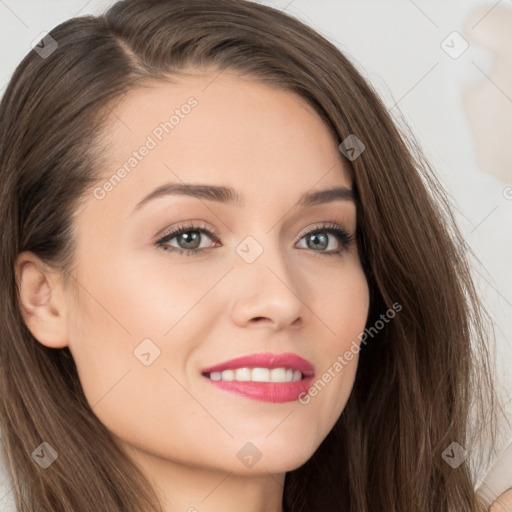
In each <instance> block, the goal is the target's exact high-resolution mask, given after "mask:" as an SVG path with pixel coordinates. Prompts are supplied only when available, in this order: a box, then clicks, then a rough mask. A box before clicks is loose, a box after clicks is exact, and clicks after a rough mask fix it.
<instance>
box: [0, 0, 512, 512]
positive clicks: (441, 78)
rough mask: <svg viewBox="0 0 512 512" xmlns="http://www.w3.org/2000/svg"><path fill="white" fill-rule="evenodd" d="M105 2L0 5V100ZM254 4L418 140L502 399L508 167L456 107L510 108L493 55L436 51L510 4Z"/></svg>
mask: <svg viewBox="0 0 512 512" xmlns="http://www.w3.org/2000/svg"><path fill="white" fill-rule="evenodd" d="M113 3H114V2H112V1H107V0H103V1H102V0H90V1H88V2H87V0H66V1H64V0H37V1H36V0H32V1H30V0H0V64H1V66H0V95H1V94H2V93H3V90H4V89H5V86H6V85H7V82H8V81H9V79H10V76H11V74H12V72H13V71H14V69H15V67H16V65H17V64H18V62H19V61H20V60H21V59H22V58H23V56H24V55H25V54H26V53H27V52H28V51H29V50H30V49H31V45H32V42H33V41H34V40H38V39H39V38H40V35H41V33H42V32H44V31H49V30H51V29H52V28H53V27H54V26H56V25H57V24H59V23H61V22H62V21H64V20H67V19H69V18H71V17H73V16H77V15H85V14H99V13H101V12H102V11H103V10H104V9H106V8H107V7H108V6H110V5H111V4H113ZM261 3H265V4H268V5H271V6H274V7H278V8H280V9H285V10H286V12H288V13H290V14H292V15H295V16H297V17H298V18H300V19H302V20H303V21H305V22H306V23H308V24H310V25H311V26H313V27H314V28H316V29H317V30H318V31H319V32H320V33H322V34H323V35H324V36H326V37H327V38H328V39H330V40H331V41H333V42H334V43H335V44H336V45H337V46H338V47H339V48H340V49H341V50H342V51H344V52H345V54H346V55H347V56H348V57H349V58H350V59H351V60H352V62H354V63H355V64H356V65H357V67H358V68H359V69H360V71H361V72H362V73H363V75H364V76H366V77H367V78H368V79H369V80H370V81H371V82H372V84H373V85H374V87H375V88H376V89H377V90H378V91H379V93H380V94H381V96H382V97H383V99H384V101H385V103H386V105H387V106H388V108H389V109H390V112H391V114H393V115H394V116H395V118H396V116H397V115H403V116H404V117H405V119H406V121H407V123H408V124H409V126H410V127H411V129H412V130H413V132H414V134H415V136H416V138H417V139H418V140H419V141H420V143H421V145H422V147H423V150H424V151H425V153H426V155H427V157H428V158H429V159H430V161H431V162H432V164H433V165H434V167H435V168H436V169H437V171H438V173H439V174H440V176H441V179H442V181H443V183H444V185H445V187H446V189H447V190H448V192H449V194H450V195H451V197H452V200H453V203H454V206H455V208H456V211H457V218H458V221H459V225H460V227H461V229H462V231H463V233H464V235H465V237H466V239H467V242H468V243H469V245H470V247H471V248H472V249H473V251H474V252H475V254H476V256H477V257H478V258H479V259H480V265H479V266H477V265H475V270H474V275H475V279H476V281H477V284H478V286H479V289H480V290H481V293H482V296H483V298H484V301H485V303H486V305H487V306H488V308H489V310H490V312H491V314H492V316H493V319H494V321H495V323H496V331H497V336H498V340H497V341H498V344H497V354H496V357H497V372H498V378H499V386H500V389H501V390H502V392H503V393H504V394H505V393H506V392H507V390H509V389H511V388H512V371H511V370H510V368H511V366H512V341H511V340H512V271H511V269H510V265H511V261H512V200H510V199H509V200H507V199H506V198H505V196H504V189H505V188H506V187H507V185H512V163H511V169H509V174H508V176H506V177H505V181H504V180H503V179H501V180H500V179H498V178H496V177H494V176H493V175H492V174H490V173H488V172H486V171H489V169H484V168H480V167H479V165H478V164H477V158H476V150H475V147H476V146H477V143H478V141H475V140H474V138H473V135H472V133H471V130H470V127H469V124H468V119H467V116H466V114H465V112H464V110H463V107H462V100H461V98H462V93H463V91H464V90H465V88H467V87H469V86H471V85H472V84H475V83H483V82H485V81H489V82H490V83H492V84H493V85H492V86H493V87H495V88H496V101H498V102H502V105H501V106H502V107H503V109H504V111H506V109H507V108H508V109H510V103H512V99H511V98H512V90H510V89H507V84H503V83H499V81H498V80H495V79H493V78H491V76H490V75H491V69H492V66H493V65H494V60H495V56H494V55H493V54H491V53H489V52H488V51H487V50H486V49H485V48H483V47H481V46H479V45H478V44H474V43H470V45H469V48H468V49H467V51H465V52H464V53H463V54H462V55H461V56H460V57H459V58H457V59H453V58H451V57H450V56H449V55H448V54H447V53H446V52H445V51H444V50H443V48H442V47H441V43H442V41H443V40H444V39H445V38H446V37H447V36H448V35H449V34H450V33H452V32H453V31H458V32H460V33H463V26H464V22H465V21H466V20H467V19H468V16H469V15H470V13H471V12H472V11H473V9H474V8H475V7H476V6H485V7H486V10H485V13H487V14H486V15H485V16H482V17H481V18H480V19H479V20H478V27H479V29H482V28H486V27H485V24H486V23H487V24H489V23H492V21H493V14H492V13H493V10H494V9H495V8H496V7H497V6H498V4H500V7H508V8H510V9H512V1H511V0H500V1H494V0H493V1H475V0H459V1H457V0H428V1H427V0H415V1H413V0H388V1H378V0H372V1H370V0H366V1H361V0H360V1H356V0H316V1H313V0H309V1H308V0H292V1H290V0H283V1H278V0H275V1H270V0H269V1H262V2H261ZM495 12H496V11H495ZM487 28H489V27H487ZM475 30H476V27H475ZM510 32H511V33H512V27H511V29H510ZM509 42H510V40H509ZM504 44H505V42H504ZM510 66H512V62H510ZM508 112H510V110H508ZM507 115H508V114H507ZM510 142H511V144H512V140H511V141H510ZM480 165H481V166H482V163H481V162H480ZM482 167H483V166H482ZM509 197H510V196H509ZM444 341H445V342H446V343H449V342H450V340H448V339H447V340H444ZM505 398H506V397H505ZM511 398H512V397H511ZM510 405H511V404H510V403H509V404H508V410H509V416H511V417H512V415H511V414H510V410H511V409H510ZM511 439H512V437H511V434H510V431H509V430H504V434H503V445H505V444H506V443H507V442H508V440H511ZM0 474H1V473H0ZM2 475H3V474H2ZM511 478H512V475H511ZM2 480H4V482H3V483H4V485H3V487H0V506H1V508H2V510H4V509H5V507H7V506H8V502H10V492H9V489H8V487H7V486H6V482H5V478H3V477H0V484H1V483H2Z"/></svg>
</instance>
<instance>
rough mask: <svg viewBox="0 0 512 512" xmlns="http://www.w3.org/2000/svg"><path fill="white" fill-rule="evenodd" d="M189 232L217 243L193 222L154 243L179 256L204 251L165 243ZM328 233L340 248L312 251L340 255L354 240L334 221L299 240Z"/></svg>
mask: <svg viewBox="0 0 512 512" xmlns="http://www.w3.org/2000/svg"><path fill="white" fill-rule="evenodd" d="M189 232H197V233H202V234H205V235H207V236H209V237H210V238H211V239H212V240H213V241H214V242H215V243H219V239H218V236H217V234H216V233H215V232H214V231H211V230H210V229H208V228H207V227H206V226H205V225H194V224H186V225H181V226H178V227H177V228H175V229H173V230H172V231H170V232H169V233H166V234H165V235H164V236H162V237H161V238H160V239H159V240H157V241H156V243H155V245H156V246H157V247H159V248H161V249H163V250H164V251H169V252H174V253H177V254H178V255H180V256H197V255H199V254H200V253H202V252H204V251H206V250H207V249H205V248H203V249H180V248H177V247H169V246H168V245H166V244H167V243H168V242H169V241H170V240H172V239H173V238H175V237H177V236H179V235H182V234H183V233H189ZM323 232H325V233H330V234H332V235H334V236H335V237H336V238H337V239H338V241H339V242H340V243H341V246H342V248H341V249H339V250H336V251H330V252H325V251H314V250H313V252H320V254H321V255H325V256H341V254H342V253H343V252H345V251H346V250H347V249H348V248H349V247H350V246H351V245H352V244H353V243H354V241H355V237H354V235H353V234H351V233H349V232H348V231H347V230H346V229H344V228H342V227H341V226H339V225H338V224H336V223H334V222H326V223H323V224H320V225H319V226H316V227H314V228H313V229H312V230H310V231H308V232H306V233H304V234H303V235H302V236H301V237H300V239H299V240H302V239H303V238H304V237H306V236H308V235H315V234H317V233H323ZM208 249H212V247H208Z"/></svg>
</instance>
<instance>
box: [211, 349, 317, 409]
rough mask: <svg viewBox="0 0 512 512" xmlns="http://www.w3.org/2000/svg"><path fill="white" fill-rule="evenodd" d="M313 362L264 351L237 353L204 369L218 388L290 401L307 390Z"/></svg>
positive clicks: (246, 394) (245, 394)
mask: <svg viewBox="0 0 512 512" xmlns="http://www.w3.org/2000/svg"><path fill="white" fill-rule="evenodd" d="M314 374H315V370H314V367H313V365H312V364H311V363H310V362H309V361H307V360H306V359H303V358H302V357H300V356H298V355H296V354H293V353H285V354H273V353H271V352H263V353H257V354H251V355H248V356H243V357H238V358H236V359H231V360H229V361H225V362H224V363H220V364H217V365H215V366H210V367H208V368H205V369H204V370H203V371H202V375H203V376H204V377H205V378H207V379H208V380H209V381H210V382H211V383H212V384H213V385H214V386H216V387H217V388H219V389H221V390H224V391H228V392H231V393H236V394H238V395H242V396H245V397H248V398H252V399H253V400H261V401H265V402H274V403H282V402H291V401H294V400H297V398H298V397H299V395H300V394H301V393H303V392H307V390H308V389H309V387H310V386H311V383H312V381H313V378H314Z"/></svg>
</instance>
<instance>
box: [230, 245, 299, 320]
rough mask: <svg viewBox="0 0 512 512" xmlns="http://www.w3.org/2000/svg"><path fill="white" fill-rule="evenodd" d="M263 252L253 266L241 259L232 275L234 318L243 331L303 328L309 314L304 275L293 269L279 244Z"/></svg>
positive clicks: (266, 248) (237, 260) (232, 313)
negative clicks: (251, 328) (250, 328)
mask: <svg viewBox="0 0 512 512" xmlns="http://www.w3.org/2000/svg"><path fill="white" fill-rule="evenodd" d="M262 249H263V252H262V253H261V254H260V255H259V256H258V257H257V258H256V259H255V260H254V261H252V263H249V262H248V261H247V260H245V259H244V258H242V257H238V256H237V259H236V263H235V268H234V270H233V272H231V279H232V281H231V286H232V287H233V291H234V293H233V295H234V297H233V301H232V303H231V318H232V320H233V322H234V323H235V324H237V325H238V326H240V327H251V326H254V327H266V328H269V327H270V328H272V329H273V330H282V329H286V328H287V327H292V328H299V327H301V326H302V325H303V324H304V322H305V320H306V318H305V315H306V314H307V311H309V309H308V307H307V305H306V302H305V297H302V296H301V293H304V290H301V286H300V285H301V279H300V272H299V271H298V269H295V268H292V267H290V265H289V264H288V262H287V255H286V254H285V249H284V248H281V247H279V243H275V244H272V246H271V245H270V244H266V245H265V246H264V247H262ZM306 299H307V297H306Z"/></svg>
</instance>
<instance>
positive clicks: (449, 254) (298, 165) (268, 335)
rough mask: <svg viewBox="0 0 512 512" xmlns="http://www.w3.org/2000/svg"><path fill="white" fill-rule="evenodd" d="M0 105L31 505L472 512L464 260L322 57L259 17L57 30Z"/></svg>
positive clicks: (276, 15) (136, 9)
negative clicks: (468, 456) (462, 511)
mask: <svg viewBox="0 0 512 512" xmlns="http://www.w3.org/2000/svg"><path fill="white" fill-rule="evenodd" d="M0 112H1V121H0V144H1V146H0V169H1V171H0V172H1V173H2V176H1V178H2V180H1V181H2V189H1V194H2V196H1V201H0V204H1V206H0V219H1V222H2V227H3V229H2V234H3V251H2V258H3V261H2V265H1V271H2V275H1V280H2V285H3V286H2V290H3V293H4V295H3V300H2V302H1V304H2V312H1V315H2V329H3V331H2V334H1V364H2V370H3V371H2V374H1V375H2V377H1V382H2V390H1V391H2V393H1V396H2V408H1V411H2V416H1V425H2V443H3V449H4V453H5V455H6V459H7V460H8V467H9V470H10V474H11V475H12V484H13V488H14V492H15V498H16V503H17V506H18V508H19V510H20V511H29V510H30V511H38V510H41V511H42V510H45V511H46V510H52V511H69V510H73V511H75V512H78V511H84V512H85V511H90V510H106V511H107V510H108V511H141V510H144V511H148V512H149V511H156V510H160V511H163V512H170V511H175V510H188V511H190V512H192V511H196V510H197V511H202V510H208V511H217V510H222V511H229V510H245V511H262V510H267V511H281V510H283V511H293V512H296V511H299V510H304V511H306V510H307V511H311V510H313V511H316V510H328V511H336V510H340V511H341V510H343V511H351V512H356V511H357V512H365V511H367V512H370V511H371V512H374V511H391V510H396V511H405V510H407V511H410V510H415V511H421V512H431V511H432V510H436V511H446V512H448V511H457V512H460V511H461V510H464V511H467V512H476V511H479V510H484V507H483V505H482V503H481V502H480V500H479V498H478V496H477V495H476V494H475V491H474V482H473V476H472V473H471V470H470V467H469V459H467V452H469V451H470V450H477V446H478V445H479V440H480V438H481V437H483V435H482V436H481V435H480V434H483V432H484V431H485V432H486V433H487V432H488V431H491V432H493V429H494V421H493V418H492V416H491V417H490V418H489V417H488V415H487V413H488V407H489V406H491V407H492V405H493V394H492V388H491V383H490V378H489V375H490V370H489V366H488V362H487V351H486V345H485V341H486V337H485V332H486V329H487V326H486V325H485V323H484V319H485V317H483V316H482V312H481V311H480V309H479V303H478V300H477V297H476V294H475V291H474V288H473V284H472V281H471V277H470V273H469V268H468V263H467V261H466V256H465V248H464V243H463V240H462V238H461V237H460V234H459V233H458V231H457V229H456V227H455V225H454V224H453V219H452V217H451V213H450V207H449V204H448V203H447V201H446V199H445V196H444V195H443V192H442V189H441V188H440V186H439V185H438V183H437V181H436V180H435V177H434V175H433V173H432V172H431V171H430V169H429V167H428V164H427V163H426V162H425V161H424V160H423V159H422V157H421V154H420V152H419V150H417V149H415V147H414V145H413V144H409V143H407V142H406V139H404V138H403V137H402V136H401V135H400V133H399V132H398V130H397V128H396V127H395V126H394V124H393V122H392V121H391V119H390V117H389V115H388V113H387V111H386V108H385V107H384V105H383V104H382V103H381V101H380V100H379V99H378V97H377V95H376V94H375V92H374V91H373V89H372V88H371V87H370V86H369V85H368V84H367V83H366V82H365V81H364V79H363V78H362V77H361V76H360V75H359V73H358V72H357V71H356V70H355V68H354V66H353V65H352V64H351V63H350V62H349V61H348V60H347V59H346V58H345V57H344V56H343V55H342V54H341V53H340V52H339V50H337V49H336V48H335V47H334V45H332V44H331V43H329V42H328V41H326V40H325V39H324V38H323V37H321V36H320V35H318V34H317V33H316V32H314V31H313V30H312V29H310V28H308V27H307V26H305V25H304V24H302V23H301V22H299V21H298V20H296V19H294V18H292V17H290V16H288V15H286V14H284V13H282V12H279V11H277V10H275V9H272V8H269V7H265V6H262V5H258V4H255V3H251V2H247V1H235V0H192V1H191V0H187V1H185V0H125V1H122V2H118V3H117V4H115V5H114V6H113V7H111V8H110V9H109V10H108V11H107V12H106V13H105V14H104V15H103V16H100V17H92V16H87V17H81V18H75V19H72V20H69V21H68V22H65V23H63V24H61V25H59V26H58V27H56V28H55V29H54V30H52V32H51V33H50V35H49V37H47V38H45V39H43V41H42V42H41V44H40V45H39V46H38V47H36V48H35V50H34V51H33V52H31V53H29V55H27V56H26V57H25V59H24V60H23V61H22V63H21V64H20V66H19V67H18V69H17V70H16V72H15V73H14V76H13V77H12V80H11V82H10V84H9V86H8V88H7V90H6V92H5V95H4V97H3V99H2V103H1V106H0ZM411 140H412V139H411ZM183 256H186V257H183ZM356 370H357V371H356ZM475 401H476V406H475V407H474V408H473V407H472V405H474V404H473V402H475ZM470 413H473V414H474V415H473V416H471V418H472V419H473V423H470V421H469V418H470ZM475 419H476V424H477V425H478V426H479V427H480V429H477V428H470V427H474V424H475Z"/></svg>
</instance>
